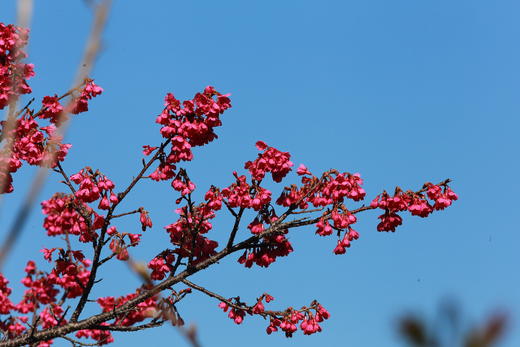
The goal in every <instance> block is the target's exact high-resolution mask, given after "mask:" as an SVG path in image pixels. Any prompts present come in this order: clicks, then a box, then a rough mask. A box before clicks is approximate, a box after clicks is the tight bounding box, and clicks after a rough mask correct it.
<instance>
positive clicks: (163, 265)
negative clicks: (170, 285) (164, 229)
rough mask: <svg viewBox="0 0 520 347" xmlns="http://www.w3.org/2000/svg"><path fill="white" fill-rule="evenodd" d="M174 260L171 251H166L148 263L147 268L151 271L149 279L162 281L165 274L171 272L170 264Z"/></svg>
mask: <svg viewBox="0 0 520 347" xmlns="http://www.w3.org/2000/svg"><path fill="white" fill-rule="evenodd" d="M174 260H175V255H174V254H173V251H171V250H169V249H167V250H165V251H163V252H161V254H159V255H158V256H156V257H155V258H153V259H152V260H151V261H150V262H149V263H148V268H149V269H151V270H152V273H151V274H150V278H151V279H152V280H156V281H160V280H162V279H164V277H165V276H166V274H167V273H168V272H170V271H171V269H172V267H173V266H172V263H173V261H174Z"/></svg>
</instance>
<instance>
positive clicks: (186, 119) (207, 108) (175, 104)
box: [143, 87, 231, 180]
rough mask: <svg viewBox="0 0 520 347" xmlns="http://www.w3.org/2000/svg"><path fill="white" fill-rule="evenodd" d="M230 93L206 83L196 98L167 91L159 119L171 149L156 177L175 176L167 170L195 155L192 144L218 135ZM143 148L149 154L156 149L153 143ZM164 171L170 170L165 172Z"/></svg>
mask: <svg viewBox="0 0 520 347" xmlns="http://www.w3.org/2000/svg"><path fill="white" fill-rule="evenodd" d="M228 96H229V95H222V94H220V93H219V92H217V91H216V90H215V89H214V88H213V87H206V88H205V89H204V91H203V92H202V93H197V94H196V95H195V97H194V98H193V99H192V100H186V101H183V102H182V103H181V102H180V101H179V100H177V99H176V98H175V97H174V96H173V94H171V93H168V94H167V95H166V97H165V108H164V110H163V111H162V112H161V114H160V115H159V116H157V118H156V120H155V121H156V123H159V124H161V125H162V127H161V130H160V131H161V135H162V136H163V137H164V138H167V139H169V140H170V142H171V150H170V153H169V154H168V155H167V156H165V158H164V161H163V162H162V163H161V165H162V166H160V167H159V168H158V169H157V170H156V172H155V175H153V176H151V177H152V178H154V179H157V180H159V179H169V178H171V177H168V176H170V174H168V173H167V172H169V170H175V165H174V164H175V163H178V162H180V161H190V160H192V159H193V153H192V151H191V149H192V147H196V146H203V145H205V144H207V143H209V142H211V141H213V140H214V139H216V138H217V134H215V132H214V128H215V127H218V126H221V125H222V122H221V121H220V118H219V117H220V115H221V114H222V113H224V111H225V110H227V109H228V108H230V107H231V101H230V99H229V97H228ZM143 148H144V153H145V155H148V154H150V153H151V151H153V150H155V148H153V147H150V146H143ZM152 148H153V149H152ZM163 171H166V172H165V174H164V175H161V172H163Z"/></svg>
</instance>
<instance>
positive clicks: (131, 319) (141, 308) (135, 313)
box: [97, 288, 158, 326]
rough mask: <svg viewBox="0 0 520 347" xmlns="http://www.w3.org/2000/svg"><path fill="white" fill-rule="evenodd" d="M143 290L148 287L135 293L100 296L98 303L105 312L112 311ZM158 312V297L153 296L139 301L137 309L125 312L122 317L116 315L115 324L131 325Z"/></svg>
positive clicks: (154, 315) (152, 316)
mask: <svg viewBox="0 0 520 347" xmlns="http://www.w3.org/2000/svg"><path fill="white" fill-rule="evenodd" d="M143 290H146V288H142V289H137V291H136V292H135V293H131V294H128V295H126V296H122V297H119V298H115V297H113V296H109V297H105V298H99V299H97V303H98V304H99V306H101V308H102V309H103V312H110V311H112V310H113V309H114V308H116V307H119V306H121V305H123V304H125V303H126V302H127V301H129V300H132V299H135V298H136V297H137V296H138V295H139V294H140V293H141V292H142V291H143ZM157 313H158V309H157V297H155V296H153V297H151V298H148V299H146V300H144V301H143V302H141V303H139V304H138V305H137V306H136V307H135V310H132V311H130V312H128V313H125V314H124V315H122V316H120V317H116V319H115V321H114V322H113V325H115V326H118V325H119V326H131V325H134V324H135V323H139V322H142V321H143V320H145V319H147V318H154V317H156V316H157Z"/></svg>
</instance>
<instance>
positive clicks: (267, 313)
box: [181, 279, 287, 318]
mask: <svg viewBox="0 0 520 347" xmlns="http://www.w3.org/2000/svg"><path fill="white" fill-rule="evenodd" d="M181 282H182V283H184V284H185V285H187V286H188V287H190V288H193V289H195V290H198V291H199V292H201V293H204V294H206V295H207V296H210V297H212V298H215V299H217V300H219V301H221V302H225V303H226V304H228V305H229V306H230V307H233V308H236V309H239V310H244V311H246V312H248V313H249V314H252V312H253V307H252V306H247V305H245V304H243V305H237V304H235V303H233V301H231V300H229V299H226V298H225V297H223V296H222V295H219V294H217V293H214V292H212V291H210V290H208V289H206V288H204V287H201V286H199V285H197V284H195V283H193V282H191V281H188V280H187V279H183V280H182V281H181ZM257 314H258V315H260V316H262V317H264V318H265V317H267V316H272V317H277V316H283V315H285V314H287V311H263V312H260V313H257Z"/></svg>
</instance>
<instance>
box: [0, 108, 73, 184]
mask: <svg viewBox="0 0 520 347" xmlns="http://www.w3.org/2000/svg"><path fill="white" fill-rule="evenodd" d="M0 124H1V127H2V133H5V134H7V133H6V132H5V129H6V124H7V122H6V121H2V122H0ZM8 140H9V143H10V151H9V150H8V149H7V148H8V147H5V148H4V149H3V150H1V151H0V167H1V168H5V169H4V170H3V171H5V172H3V171H2V170H0V179H4V180H6V183H7V184H6V185H5V187H4V189H3V191H2V192H0V193H11V192H12V191H13V190H14V188H13V186H12V173H14V172H16V171H18V169H19V168H20V167H21V166H22V161H25V162H27V163H28V164H29V165H37V166H43V165H44V166H49V167H55V166H56V165H57V164H58V162H60V161H63V160H64V159H65V156H66V155H67V153H68V151H69V149H70V147H71V145H70V144H63V143H61V137H60V136H58V135H56V128H55V127H54V126H53V125H49V126H45V127H40V125H39V124H38V123H37V122H36V120H35V119H34V117H32V116H31V115H30V114H29V113H25V114H23V115H22V116H21V118H19V119H17V120H16V124H15V128H14V129H13V130H11V134H10V136H9V137H8ZM8 154H9V156H8Z"/></svg>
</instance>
